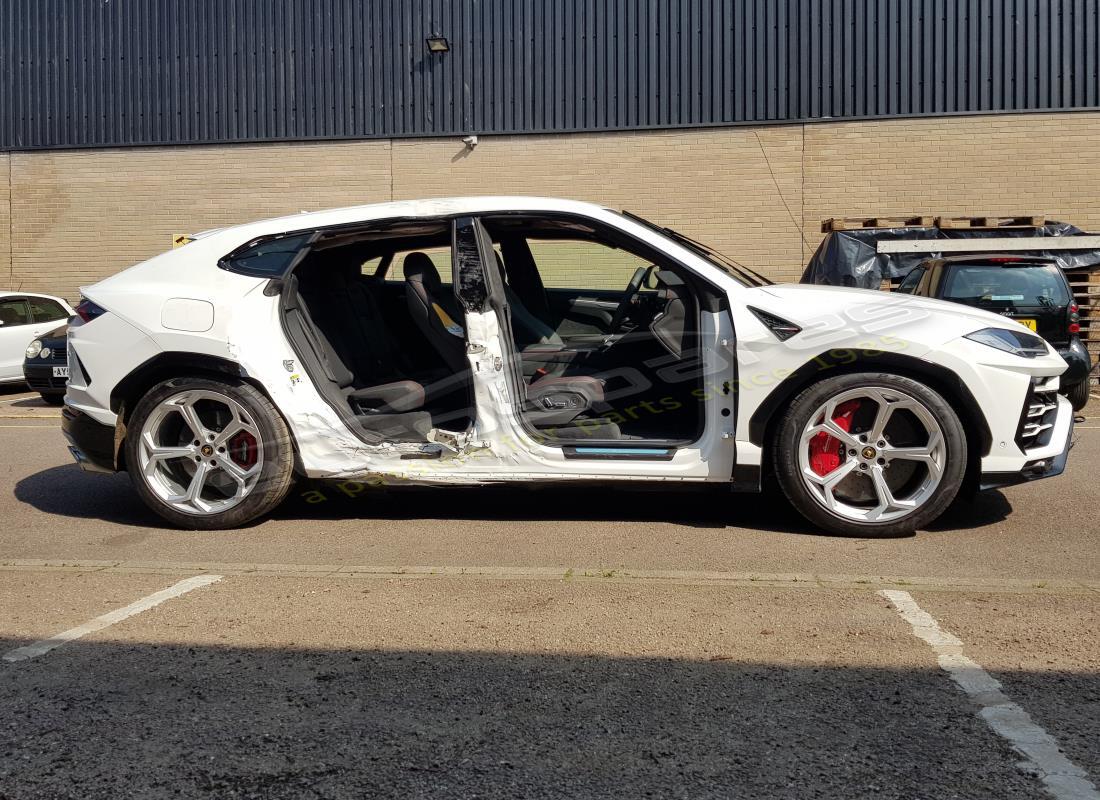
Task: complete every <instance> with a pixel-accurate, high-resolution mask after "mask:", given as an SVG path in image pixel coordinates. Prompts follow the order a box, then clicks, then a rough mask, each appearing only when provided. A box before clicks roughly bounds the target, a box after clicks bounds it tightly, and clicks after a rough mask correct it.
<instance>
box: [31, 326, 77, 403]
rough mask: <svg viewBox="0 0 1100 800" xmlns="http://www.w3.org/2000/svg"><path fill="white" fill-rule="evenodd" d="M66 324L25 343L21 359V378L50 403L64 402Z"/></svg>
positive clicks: (66, 358)
mask: <svg viewBox="0 0 1100 800" xmlns="http://www.w3.org/2000/svg"><path fill="white" fill-rule="evenodd" d="M68 331H69V326H68V325H62V326H61V327H60V328H56V329H54V330H52V331H50V332H49V333H47V334H46V335H45V336H41V337H39V338H38V339H35V340H34V341H33V342H31V343H30V344H29V345H27V352H26V356H25V358H24V359H23V378H24V379H25V380H26V381H27V385H28V386H30V387H31V388H32V389H34V390H35V391H36V392H38V393H39V394H40V395H42V399H43V400H45V401H46V402H47V403H49V404H50V405H55V406H59V405H61V404H62V403H64V402H65V384H66V383H68V381H69V361H68V353H67V351H66V348H65V342H66V339H65V337H66V334H67V333H68Z"/></svg>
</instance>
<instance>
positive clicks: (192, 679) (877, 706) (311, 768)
mask: <svg viewBox="0 0 1100 800" xmlns="http://www.w3.org/2000/svg"><path fill="white" fill-rule="evenodd" d="M12 644H15V643H14V642H0V645H2V646H3V649H4V650H6V649H7V648H8V647H9V646H10V645H12ZM723 659H724V660H714V661H702V662H700V661H688V660H677V659H644V658H637V659H624V658H610V657H600V656H572V655H533V654H508V653H498V652H470V651H462V652H436V651H379V650H364V651H356V650H337V651H331V650H288V649H274V648H272V649H248V648H235V647H207V646H190V647H189V646H186V645H152V644H144V643H140V644H125V643H117V644H116V643H98V642H97V643H88V642H78V643H74V644H70V645H67V646H65V647H63V648H61V649H59V650H57V651H54V652H53V653H51V654H49V655H47V656H45V657H42V658H40V659H38V660H35V661H29V662H21V663H16V664H3V663H0V675H2V679H0V718H2V719H3V720H4V724H3V725H2V726H0V753H3V754H4V758H3V760H2V761H0V784H2V786H3V791H2V794H3V796H4V797H5V798H12V799H13V800H14V799H15V798H30V797H51V798H52V797H80V798H88V797H104V798H115V797H121V796H128V797H150V798H159V797H199V796H202V797H262V798H282V797H287V798H290V797H294V798H299V797H394V798H398V797H399V798H419V797H432V798H473V797H483V798H497V797H499V798H509V799H511V798H516V797H524V798H594V797H606V798H616V797H623V798H631V799H632V800H633V798H639V797H662V798H665V797H675V798H678V797H684V798H709V797H752V798H773V797H774V798H789V797H844V798H858V797H875V798H933V797H934V798H943V797H968V798H997V799H998V800H1006V798H1025V797H1026V798H1036V797H1040V796H1041V792H1040V789H1039V785H1038V783H1037V782H1036V781H1035V779H1034V778H1033V777H1031V776H1028V775H1025V774H1023V773H1022V772H1020V771H1019V770H1017V768H1016V767H1015V764H1016V762H1017V761H1018V756H1016V755H1014V754H1013V753H1012V752H1010V751H1009V750H1008V748H1007V746H1005V745H1004V744H1003V743H1002V742H1001V741H1000V740H999V739H997V738H996V737H995V736H994V735H993V734H992V733H991V732H990V731H989V730H988V729H987V728H986V726H985V725H984V723H983V722H982V721H981V720H980V719H979V718H978V717H977V716H976V715H975V713H974V709H973V708H971V707H970V706H969V705H968V704H967V703H966V702H965V701H964V700H962V699H961V696H960V694H959V692H958V690H957V689H956V688H955V687H954V685H953V684H952V683H951V682H950V681H949V680H948V679H947V678H946V676H944V675H943V674H942V673H941V672H939V671H937V670H934V669H930V670H928V671H923V670H891V669H879V668H842V667H830V666H821V667H792V666H777V665H769V664H758V663H740V662H738V661H736V660H735V659H734V658H732V657H723ZM1064 677H1065V676H1058V675H1052V676H1048V677H1047V680H1050V681H1056V680H1059V679H1062V678H1064ZM1070 680H1073V681H1076V682H1077V683H1076V684H1075V686H1076V688H1077V689H1078V690H1080V691H1089V692H1091V693H1092V694H1093V695H1095V694H1096V692H1097V689H1098V683H1097V676H1096V675H1095V674H1091V675H1087V676H1080V675H1078V676H1070ZM1082 713H1083V712H1082ZM1072 722H1076V723H1078V724H1081V725H1084V726H1086V728H1087V726H1088V725H1089V722H1088V720H1087V719H1077V720H1071V723H1072Z"/></svg>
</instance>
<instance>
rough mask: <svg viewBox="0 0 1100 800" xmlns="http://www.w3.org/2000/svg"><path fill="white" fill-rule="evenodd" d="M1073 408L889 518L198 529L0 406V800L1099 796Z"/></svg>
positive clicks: (632, 518)
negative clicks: (969, 493) (1050, 436)
mask: <svg viewBox="0 0 1100 800" xmlns="http://www.w3.org/2000/svg"><path fill="white" fill-rule="evenodd" d="M1084 416H1085V419H1084V420H1083V421H1081V422H1079V423H1078V426H1077V431H1078V442H1077V446H1076V447H1075V449H1074V452H1073V454H1072V456H1071V459H1070V464H1069V468H1068V470H1067V472H1066V474H1065V475H1063V476H1062V477H1060V478H1057V479H1053V480H1048V481H1042V482H1037V483H1034V484H1028V485H1024V486H1018V487H1012V488H1009V489H1006V490H1003V491H999V492H992V493H987V494H984V495H981V496H979V497H978V498H977V499H976V500H974V501H972V502H961V503H959V504H957V506H956V507H954V508H953V509H952V510H951V511H950V512H949V513H948V514H947V515H946V516H945V517H944V518H943V519H941V520H940V522H938V523H937V524H936V525H935V526H934V528H933V529H931V530H927V531H920V532H919V533H918V534H917V535H916V536H914V537H910V538H905V539H897V540H887V541H874V540H857V539H841V538H835V537H830V536H825V535H821V534H820V533H818V532H816V531H814V530H813V529H811V528H810V527H809V526H808V525H807V523H805V522H803V521H802V520H801V518H800V517H798V516H797V515H796V514H795V513H794V512H792V511H791V510H790V509H789V508H787V507H786V506H785V504H783V503H782V502H781V501H779V500H777V499H776V498H772V497H766V498H759V497H753V496H742V495H732V494H729V493H725V492H721V491H708V492H691V493H684V492H672V493H655V492H653V491H647V492H635V491H627V490H618V491H607V490H600V491H598V492H597V491H584V490H578V489H544V490H538V491H532V490H522V489H492V490H481V489H478V490H457V489H447V490H441V489H420V490H401V491H387V492H379V491H376V490H363V489H362V487H357V486H355V485H350V484H345V485H338V484H325V485H319V486H318V485H314V486H309V487H300V488H299V489H298V490H297V491H296V493H295V495H294V496H292V497H291V499H290V500H289V501H288V502H287V503H286V504H285V505H284V507H282V508H281V509H279V510H278V512H277V513H276V514H275V515H274V516H273V517H272V518H271V519H268V520H265V521H263V522H260V523H258V524H256V525H253V526H251V527H249V528H246V529H244V530H241V531H234V532H220V533H205V532H203V533H196V532H181V531H176V530H171V529H167V528H165V527H163V526H162V525H161V524H160V522H159V518H157V517H156V516H154V515H153V514H151V513H150V512H148V511H147V510H146V509H145V508H144V506H143V505H142V504H141V503H140V501H139V500H138V499H137V497H136V495H134V493H133V492H132V490H131V489H130V487H129V483H128V479H127V478H126V476H121V475H120V476H114V477H103V476H95V475H86V474H84V473H81V472H80V471H79V470H78V469H77V468H76V466H75V465H74V464H73V463H72V462H71V458H70V457H69V455H68V453H67V451H66V450H65V446H64V442H63V440H62V437H61V435H60V431H59V429H58V426H59V413H58V410H57V409H54V408H48V407H45V406H44V405H43V404H41V403H40V402H39V401H37V400H36V399H35V398H34V397H33V396H31V395H28V394H26V393H18V392H10V391H9V392H8V393H6V394H0V474H3V475H4V476H5V478H4V481H3V484H2V487H0V488H2V491H0V520H2V521H3V524H2V525H0V609H2V613H0V626H2V627H0V658H2V659H3V660H0V676H2V679H0V797H2V798H9V797H10V798H24V797H51V798H52V797H81V798H84V797H112V798H115V797H181V796H182V797H200V796H202V797H211V796H212V797H263V798H270V797H288V798H289V797H375V796H380V797H402V798H405V797H433V798H434V797H455V798H458V797H462V798H466V797H508V798H514V797H539V798H542V797H562V798H565V797H569V798H575V797H584V798H588V797H630V798H634V797H684V798H697V797H777V798H778V797H784V798H786V797H845V798H848V797H884V798H895V797H896V798H951V797H967V798H977V797H988V798H1017V797H1019V798H1025V797H1027V798H1031V797H1034V798H1039V797H1052V796H1053V797H1058V798H1062V797H1065V798H1070V797H1081V798H1088V797H1096V796H1097V795H1095V794H1091V795H1090V794H1089V792H1090V791H1092V792H1095V785H1096V784H1097V782H1098V779H1100V745H1098V744H1097V741H1098V740H1100V644H1098V643H1097V633H1098V632H1100V548H1098V546H1097V545H1098V543H1100V514H1098V513H1097V509H1098V508H1100V483H1098V482H1097V479H1096V476H1097V475H1098V474H1100V471H1098V468H1100V399H1098V400H1097V401H1096V402H1094V403H1093V404H1092V405H1091V406H1090V408H1089V409H1087V410H1086V412H1085V415H1084ZM319 498H323V499H319ZM910 604H911V605H910ZM914 609H915V610H914ZM982 676H984V677H982ZM994 682H995V683H994ZM1017 712H1018V713H1017ZM1021 714H1022V715H1023V716H1020V715H1021ZM1025 722H1026V724H1025ZM1090 787H1092V788H1090Z"/></svg>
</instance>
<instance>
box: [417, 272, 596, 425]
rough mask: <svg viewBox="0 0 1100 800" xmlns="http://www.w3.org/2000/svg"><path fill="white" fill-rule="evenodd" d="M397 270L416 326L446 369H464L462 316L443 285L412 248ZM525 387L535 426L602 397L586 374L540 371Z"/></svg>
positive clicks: (571, 415) (568, 416) (559, 420)
mask: <svg viewBox="0 0 1100 800" xmlns="http://www.w3.org/2000/svg"><path fill="white" fill-rule="evenodd" d="M402 269H403V271H404V273H405V303H406V304H407V305H408V308H409V314H410V315H411V316H412V318H413V320H415V322H416V325H417V327H418V328H419V329H420V331H421V332H422V333H423V334H424V337H425V338H426V339H427V340H428V342H430V343H431V345H432V347H434V348H435V350H436V352H438V353H439V355H440V357H441V358H443V360H444V361H445V362H446V363H447V365H448V366H449V367H450V368H451V369H453V370H454V371H455V372H461V371H464V370H466V369H467V364H468V362H467V361H466V329H465V324H466V318H465V315H464V314H462V312H461V310H459V308H458V305H457V303H456V302H454V299H453V296H451V294H450V292H447V291H446V289H444V288H443V283H442V281H440V279H439V271H438V270H436V268H435V264H433V263H432V260H431V259H430V258H429V257H428V256H427V255H426V254H424V253H420V252H415V253H409V254H408V255H407V256H405V260H404V262H403V264H402ZM516 302H517V305H519V307H521V308H522V304H519V303H518V300H517V301H516ZM525 391H526V393H527V397H526V398H525V399H526V403H525V404H524V407H525V409H526V411H527V415H528V418H529V419H531V421H532V422H533V423H534V425H535V426H536V427H539V426H542V425H563V424H567V423H569V422H570V421H572V420H574V419H576V418H577V417H579V416H580V415H582V414H584V413H585V412H586V411H588V410H589V409H590V408H592V407H593V406H594V405H595V404H597V403H601V402H602V401H603V381H601V380H599V379H598V378H594V377H591V376H587V375H576V376H569V377H565V376H557V375H555V376H551V375H546V376H543V377H541V378H539V379H538V380H534V381H532V382H531V383H530V384H528V385H526V386H525Z"/></svg>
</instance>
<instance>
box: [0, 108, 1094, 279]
mask: <svg viewBox="0 0 1100 800" xmlns="http://www.w3.org/2000/svg"><path fill="white" fill-rule="evenodd" d="M1098 126H1100V113H1076V114H1044V115H999V116H986V117H956V118H942V119H929V120H890V121H876V122H848V123H822V124H814V125H805V126H802V125H788V126H770V127H760V128H712V129H692V130H683V131H660V132H637V133H599V134H561V135H547V136H494V137H489V136H484V137H481V143H480V144H479V145H478V147H477V148H476V149H475V150H473V151H467V150H466V149H465V147H464V146H463V145H462V143H461V141H459V140H458V139H457V138H453V139H452V138H447V139H406V140H394V141H393V142H392V143H391V142H390V141H385V140H382V141H377V140H375V141H363V142H331V143H310V144H265V145H224V146H209V147H207V146H203V147H187V148H135V149H117V150H87V151H66V152H39V153H13V154H10V156H7V155H4V154H0V159H3V161H0V288H10V287H12V286H20V285H21V286H22V287H23V288H25V289H39V290H46V291H52V292H55V293H58V294H61V295H64V296H66V297H68V298H70V299H75V296H76V294H77V291H78V287H79V286H80V285H81V284H86V283H91V282H94V281H95V280H97V279H98V278H100V277H103V276H105V275H109V274H111V273H113V272H116V271H118V270H120V269H122V268H124V267H126V266H128V265H129V264H132V263H135V262H137V261H140V260H142V259H144V258H147V257H149V256H150V255H153V254H155V253H157V252H160V251H161V250H164V249H167V248H168V247H169V246H170V244H171V235H172V234H173V233H185V232H192V231H197V230H202V229H204V228H209V227H216V226H222V225H227V224H233V223H237V222H243V221H247V220H251V219H259V218H263V217H269V216H274V215H277V214H284V213H292V212H295V211H298V210H301V209H320V208H329V207H334V206H341V205H351V204H355V203H369V202H376V201H380V200H387V199H390V198H391V197H392V198H395V199H402V198H410V197H430V196H440V195H452V194H488V193H495V194H500V193H518V194H544V195H558V196H565V197H574V198H579V199H587V200H594V201H599V202H603V203H607V204H609V205H611V206H613V207H616V208H623V207H625V208H629V209H631V210H633V211H636V212H638V213H640V214H643V215H646V216H648V217H651V218H653V219H654V220H656V221H660V222H663V223H665V224H670V225H672V226H674V227H677V228H680V229H682V230H683V231H684V232H685V233H688V234H690V235H693V236H697V237H698V238H700V239H703V240H705V241H708V242H711V243H713V244H714V245H715V246H717V247H718V248H719V249H721V250H723V251H725V252H726V253H728V254H729V255H730V256H732V257H733V258H735V259H737V260H739V261H741V262H743V263H745V264H747V265H748V266H750V267H752V268H753V269H756V270H758V271H760V272H763V273H765V274H767V275H769V276H771V277H773V278H775V279H778V280H784V279H785V280H793V279H796V278H797V277H798V275H799V274H800V273H801V270H802V266H803V264H804V263H805V261H806V258H807V257H808V256H809V253H810V252H812V250H813V249H814V248H815V247H816V246H817V243H818V241H819V240H820V233H819V232H818V226H819V223H820V221H821V219H822V218H823V217H827V216H858V215H867V216H871V215H885V214H892V213H901V212H906V213H944V214H954V213H969V212H974V213H984V214H1005V213H1010V212H1015V213H1022V212H1034V213H1045V214H1047V215H1048V216H1051V217H1054V218H1058V219H1063V220H1066V221H1069V222H1074V223H1076V224H1077V225H1079V226H1081V227H1084V228H1091V229H1097V230H1100V203H1098V202H1097V197H1098V191H1097V187H1098V186H1100V151H1098V150H1097V148H1096V144H1095V142H1096V141H1097V134H1098V133H1100V130H1098ZM9 159H10V172H11V183H12V186H11V195H12V204H11V205H12V208H11V215H12V218H11V224H10V228H11V231H12V246H11V247H10V248H8V246H7V244H6V243H5V242H6V237H7V231H8V228H9V225H8V222H7V219H6V201H7V175H8V171H9V170H8V169H7V167H8V161H9Z"/></svg>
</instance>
